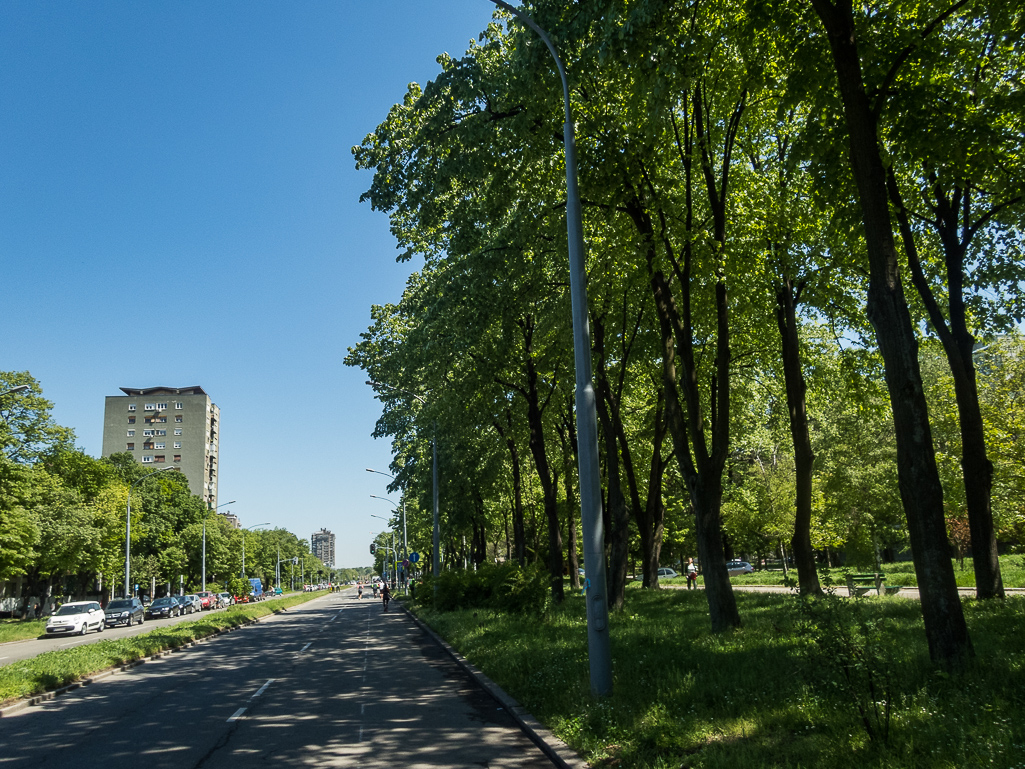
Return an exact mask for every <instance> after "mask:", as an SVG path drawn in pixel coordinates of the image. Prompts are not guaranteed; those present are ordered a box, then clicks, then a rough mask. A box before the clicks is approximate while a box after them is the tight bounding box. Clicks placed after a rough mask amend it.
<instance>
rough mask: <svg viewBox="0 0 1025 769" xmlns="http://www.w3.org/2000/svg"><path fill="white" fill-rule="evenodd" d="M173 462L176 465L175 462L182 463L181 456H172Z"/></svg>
mask: <svg viewBox="0 0 1025 769" xmlns="http://www.w3.org/2000/svg"><path fill="white" fill-rule="evenodd" d="M174 461H175V462H176V463H177V462H181V461H182V455H181V454H175V455H174Z"/></svg>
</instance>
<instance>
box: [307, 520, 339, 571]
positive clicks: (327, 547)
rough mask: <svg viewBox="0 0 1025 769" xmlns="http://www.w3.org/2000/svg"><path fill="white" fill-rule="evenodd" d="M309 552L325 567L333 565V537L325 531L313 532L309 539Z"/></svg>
mask: <svg viewBox="0 0 1025 769" xmlns="http://www.w3.org/2000/svg"><path fill="white" fill-rule="evenodd" d="M310 550H312V551H313V554H314V555H315V556H317V558H319V559H320V560H321V562H322V563H323V564H324V565H325V566H330V567H331V568H334V565H335V535H334V534H332V533H331V532H330V531H328V530H327V529H321V530H320V531H315V532H313V536H312V537H310Z"/></svg>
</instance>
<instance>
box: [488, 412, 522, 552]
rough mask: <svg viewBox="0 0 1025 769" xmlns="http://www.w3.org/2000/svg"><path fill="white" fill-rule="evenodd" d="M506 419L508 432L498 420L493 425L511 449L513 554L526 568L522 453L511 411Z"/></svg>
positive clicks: (507, 413)
mask: <svg viewBox="0 0 1025 769" xmlns="http://www.w3.org/2000/svg"><path fill="white" fill-rule="evenodd" d="M505 419H506V424H507V425H508V431H506V430H504V429H503V428H502V424H501V422H499V421H498V420H497V419H496V420H494V421H493V422H492V424H494V426H495V430H496V431H497V432H498V434H499V436H500V437H501V438H502V440H504V441H505V445H506V447H507V448H508V449H509V459H510V462H511V464H512V474H513V552H514V553H515V554H516V555H515V557H516V561H517V562H518V563H519V564H520V566H526V565H527V537H526V534H525V533H524V526H523V478H522V476H521V475H520V452H519V449H518V448H517V446H516V439H515V438H514V437H513V427H512V412H511V411H510V410H509V409H506V410H505Z"/></svg>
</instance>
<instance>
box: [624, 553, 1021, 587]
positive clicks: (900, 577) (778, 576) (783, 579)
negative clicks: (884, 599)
mask: <svg viewBox="0 0 1025 769" xmlns="http://www.w3.org/2000/svg"><path fill="white" fill-rule="evenodd" d="M852 570H853V571H856V572H860V571H865V570H866V569H862V568H860V567H858V568H854V569H852ZM845 571H847V569H843V568H836V569H832V570H831V573H830V574H829V576H830V577H831V579H832V581H833V584H834V585H839V586H842V585H844V584H846V583H845V582H844V579H845V578H844V572H845ZM882 571H883V574H885V575H886V584H887V585H904V586H905V587H917V586H918V578H917V577H916V576H915V567H914V564H912V563H911V561H899V562H897V563H884V564H883V565H882ZM1000 575H1001V577H1002V578H1003V581H1004V587H1025V556H1023V555H1003V556H1001V557H1000ZM826 576H827V573H826V572H825V571H820V572H819V579H820V580H822V581H823V584H825V579H826ZM954 578H955V580H956V581H957V586H958V587H975V571H974V570H973V569H972V559H971V558H966V559H965V560H964V564H963V565H962V564H959V563H958V562H957V561H956V560H955V561H954ZM789 579H791V580H796V579H797V572H796V571H794V570H793V569H791V570H790V573H789ZM638 581H639V580H638ZM730 582H732V583H733V584H734V585H785V584H786V583H787V576H784V574H783V571H782V569H772V570H760V571H755V572H753V573H751V574H738V575H737V576H735V577H730ZM659 583H660V584H665V585H686V584H687V580H686V578H685V577H682V576H681V577H676V578H675V579H661V580H659ZM698 584H704V577H702V576H698Z"/></svg>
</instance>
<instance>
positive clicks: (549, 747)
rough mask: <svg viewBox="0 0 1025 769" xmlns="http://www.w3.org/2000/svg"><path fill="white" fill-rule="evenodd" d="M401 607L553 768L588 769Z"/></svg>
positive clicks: (527, 714)
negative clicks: (493, 701)
mask: <svg viewBox="0 0 1025 769" xmlns="http://www.w3.org/2000/svg"><path fill="white" fill-rule="evenodd" d="M400 607H401V608H402V611H404V612H405V613H406V616H408V617H409V618H410V619H412V620H413V622H414V623H416V626H417V627H419V628H420V629H421V630H422V631H423V632H424V633H426V634H427V635H428V636H429V637H430V638H432V639H433V640H434V642H435V643H437V644H438V646H440V647H441V648H442V649H444V650H445V651H446V652H447V653H448V655H449V656H450V657H451V658H452V659H453V660H454V661H455V663H456V664H457V665H459V667H460V668H462V669H463V670H464V671H465V672H466V673H467V674H468V675H469V676H470V677H471V678H472V679H473V680H474V681H475V682H476V683H477V685H478V686H480V688H481V689H483V690H484V691H486V692H487V693H488V694H490V695H491V696H492V697H493V698H494V699H495V700H496V701H497V702H498V704H499V705H501V706H502V707H503V708H505V710H507V711H508V712H509V714H510V715H511V716H512V717H513V720H515V721H516V723H517V724H519V727H520V729H522V730H523V733H524V734H526V735H527V736H528V737H529V738H530V740H531V742H533V743H534V744H535V745H537V746H538V747H539V748H540V749H541V752H542V753H544V754H545V755H546V756H547V757H548V758H549V759H550V760H551V761H552V763H553V764H555V765H556V766H558V767H559V768H560V769H590V764H588V763H587V762H586V761H584V760H583V759H582V758H581V757H580V756H579V755H578V754H577V753H576V751H574V750H573V749H572V748H571V747H570V746H569V745H567V744H566V743H565V742H563V741H562V740H560V739H559V738H558V737H556V736H555V735H554V734H552V733H551V732H550V731H548V729H546V728H545V727H544V726H542V725H541V723H540V722H539V721H538V720H537V719H536V718H534V716H532V715H531V714H530V713H529V712H527V710H526V709H525V708H524V707H523V706H522V705H520V703H518V702H517V701H516V700H514V699H513V698H512V697H511V696H509V694H508V693H506V691H505V690H504V689H502V688H501V687H500V686H499V685H498V684H496V683H495V682H494V681H492V680H491V679H490V678H488V677H487V676H486V675H484V673H482V672H481V671H480V670H478V669H477V668H476V667H474V666H473V665H472V664H470V663H469V662H468V661H467V660H466V658H465V657H463V655H461V654H460V653H459V652H457V651H456V650H455V649H453V648H452V647H451V646H449V644H448V642H447V641H446V640H445V639H444V638H442V637H441V636H439V635H438V634H437V633H435V632H434V631H433V630H432V629H431V628H430V627H428V626H427V625H426V624H424V622H422V621H421V620H420V618H419V617H417V616H415V615H414V614H412V613H411V612H410V611H409V610H408V609H407V608H406V607H405V606H402V605H401V604H400Z"/></svg>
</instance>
